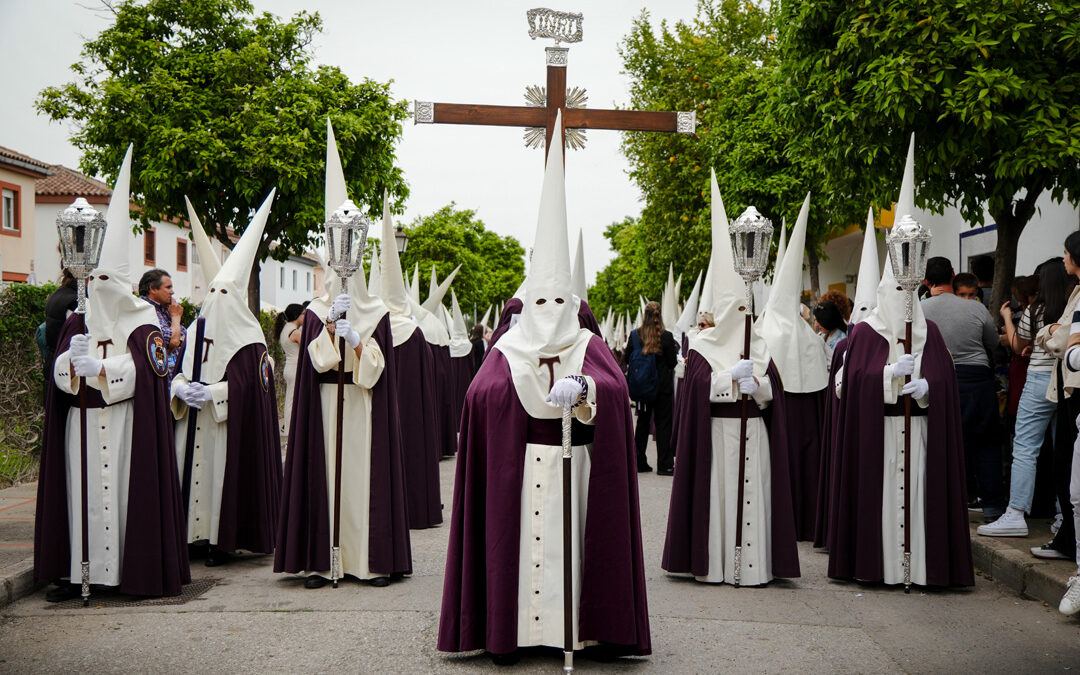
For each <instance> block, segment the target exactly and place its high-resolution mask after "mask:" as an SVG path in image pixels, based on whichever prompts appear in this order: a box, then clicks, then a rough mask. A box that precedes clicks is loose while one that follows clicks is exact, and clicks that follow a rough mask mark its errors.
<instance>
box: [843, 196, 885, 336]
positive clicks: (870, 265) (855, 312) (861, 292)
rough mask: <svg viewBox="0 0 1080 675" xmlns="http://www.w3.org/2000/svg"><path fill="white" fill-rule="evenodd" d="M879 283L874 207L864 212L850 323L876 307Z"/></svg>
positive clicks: (863, 317)
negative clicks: (857, 273)
mask: <svg viewBox="0 0 1080 675" xmlns="http://www.w3.org/2000/svg"><path fill="white" fill-rule="evenodd" d="M880 282H881V266H880V265H879V264H878V248H877V230H876V229H875V228H874V207H872V206H871V207H870V208H869V209H867V211H866V229H865V230H864V231H863V244H862V256H861V257H860V258H859V278H858V280H857V281H856V282H855V303H854V304H855V307H854V308H853V309H852V310H851V319H850V320H849V321H850V323H859V322H860V321H863V320H865V319H866V317H867V316H869V314H870V312H871V311H873V309H874V308H875V307H877V287H878V283H880Z"/></svg>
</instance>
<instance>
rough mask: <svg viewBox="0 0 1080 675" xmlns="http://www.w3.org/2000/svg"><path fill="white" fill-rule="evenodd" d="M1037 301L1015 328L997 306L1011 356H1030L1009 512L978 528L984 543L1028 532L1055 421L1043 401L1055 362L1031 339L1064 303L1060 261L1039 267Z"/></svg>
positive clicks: (1008, 306)
mask: <svg viewBox="0 0 1080 675" xmlns="http://www.w3.org/2000/svg"><path fill="white" fill-rule="evenodd" d="M1038 280H1039V286H1038V295H1037V297H1036V298H1035V301H1034V302H1032V303H1031V304H1029V305H1028V306H1027V308H1026V309H1024V311H1023V313H1022V314H1021V315H1020V318H1019V324H1018V325H1017V323H1016V319H1015V317H1014V315H1013V305H1012V303H1005V304H1003V305H1002V306H1001V318H1002V319H1003V320H1004V321H1005V336H1006V339H1007V340H1008V343H1009V344H1008V346H1009V348H1010V349H1012V351H1013V353H1014V354H1017V355H1019V354H1024V353H1029V354H1030V357H1029V358H1028V359H1026V360H1027V361H1028V365H1027V371H1026V379H1025V382H1024V388H1023V393H1022V394H1021V395H1020V403H1019V406H1018V407H1017V412H1016V435H1015V438H1014V439H1013V451H1012V477H1011V484H1010V487H1009V507H1008V508H1007V509H1006V510H1005V513H1004V515H1002V516H1001V517H1000V518H998V519H997V520H996V521H994V522H993V523H989V524H987V525H982V526H981V527H979V529H978V533H979V534H981V535H983V536H987V537H1026V536H1028V526H1027V521H1026V520H1025V514H1026V513H1030V512H1031V504H1032V500H1033V498H1034V494H1035V466H1036V461H1037V460H1038V457H1039V451H1040V449H1041V448H1042V446H1043V440H1044V438H1045V437H1046V430H1047V428H1048V427H1049V426H1050V422H1051V420H1053V417H1054V412H1055V410H1056V409H1057V406H1056V405H1055V404H1054V403H1053V402H1051V401H1049V400H1047V398H1046V390H1047V388H1048V387H1049V385H1050V374H1051V372H1053V369H1054V357H1053V356H1051V355H1050V354H1048V353H1047V352H1046V350H1045V349H1044V348H1043V347H1042V346H1041V345H1038V344H1034V341H1035V335H1036V334H1037V333H1038V332H1039V330H1040V329H1041V328H1042V327H1043V325H1044V324H1045V323H1046V318H1045V317H1047V316H1060V315H1061V313H1062V311H1063V310H1064V309H1065V302H1066V299H1067V298H1068V295H1067V292H1068V285H1069V276H1068V274H1066V272H1065V264H1064V263H1063V262H1062V260H1061V258H1052V259H1050V260H1048V261H1046V262H1045V263H1043V264H1042V265H1041V270H1040V274H1039V277H1038Z"/></svg>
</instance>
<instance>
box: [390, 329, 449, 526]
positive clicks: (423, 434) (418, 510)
mask: <svg viewBox="0 0 1080 675" xmlns="http://www.w3.org/2000/svg"><path fill="white" fill-rule="evenodd" d="M394 360H395V362H396V364H397V366H396V368H395V371H394V373H395V378H396V379H397V405H398V410H399V411H400V414H401V452H402V456H403V457H404V460H405V497H406V503H407V507H406V512H407V513H408V518H409V529H412V530H422V529H424V528H428V527H435V526H436V525H438V524H440V523H442V521H443V515H442V498H441V497H440V494H439V458H440V457H441V456H442V445H441V441H440V437H439V434H440V432H441V429H440V427H441V425H440V424H439V421H440V420H439V417H438V416H439V415H440V414H441V411H442V408H443V406H442V404H441V402H440V400H439V392H438V384H437V382H436V378H435V357H434V355H433V354H432V349H431V345H429V344H428V343H427V340H425V339H424V333H423V331H421V330H420V329H419V328H417V329H416V330H415V332H414V333H413V335H412V337H411V338H409V339H408V340H407V341H406V342H405V343H404V344H401V345H397V346H395V347H394Z"/></svg>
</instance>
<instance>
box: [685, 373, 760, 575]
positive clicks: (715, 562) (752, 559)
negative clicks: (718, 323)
mask: <svg viewBox="0 0 1080 675" xmlns="http://www.w3.org/2000/svg"><path fill="white" fill-rule="evenodd" d="M758 379H759V386H758V389H757V391H755V392H754V394H753V396H751V398H752V399H753V401H752V404H754V405H757V406H758V408H759V409H764V408H766V407H767V406H768V405H769V402H771V401H772V386H771V384H770V383H769V380H768V378H766V377H760V378H758ZM739 399H740V395H739V392H738V386H737V384H736V383H734V382H733V381H732V379H731V372H730V371H720V372H714V373H713V374H712V378H711V385H710V396H709V400H710V401H711V402H712V403H737V402H738V401H739ZM740 425H741V422H740V420H738V419H732V418H725V417H714V418H712V462H711V472H710V480H709V495H710V498H709V574H708V575H707V576H704V577H695V578H696V579H697V580H698V581H704V582H708V583H724V582H727V583H734V581H735V577H734V574H735V528H736V527H738V526H739V524H738V523H736V509H737V507H738V498H739V492H738V491H739V455H740V453H739V433H740ZM746 436H747V441H746V471H745V475H744V476H743V478H744V480H745V482H744V484H743V522H742V569H741V571H740V579H739V583H740V584H742V585H746V586H756V585H759V584H765V583H768V582H769V581H770V580H772V578H773V575H772V557H771V554H772V491H771V486H772V476H771V470H770V467H771V461H772V459H771V456H770V454H769V432H768V429H766V427H765V422H764V420H762V419H761V418H760V417H751V418H749V419H747V421H746Z"/></svg>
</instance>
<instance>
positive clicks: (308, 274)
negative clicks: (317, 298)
mask: <svg viewBox="0 0 1080 675" xmlns="http://www.w3.org/2000/svg"><path fill="white" fill-rule="evenodd" d="M305 274H306V275H307V289H308V290H309V291H310V290H311V272H305Z"/></svg>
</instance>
